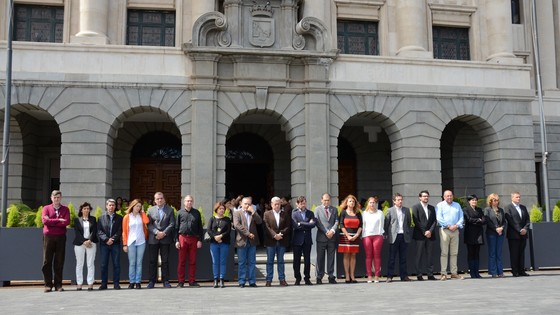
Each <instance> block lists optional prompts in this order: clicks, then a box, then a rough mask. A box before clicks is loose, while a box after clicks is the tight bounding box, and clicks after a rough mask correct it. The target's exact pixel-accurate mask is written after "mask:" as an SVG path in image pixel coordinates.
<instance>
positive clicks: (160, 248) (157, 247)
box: [148, 244, 171, 283]
mask: <svg viewBox="0 0 560 315" xmlns="http://www.w3.org/2000/svg"><path fill="white" fill-rule="evenodd" d="M170 246H171V244H148V251H149V255H150V268H149V274H150V282H153V283H156V282H157V263H158V254H161V281H162V282H167V281H169V247H170Z"/></svg>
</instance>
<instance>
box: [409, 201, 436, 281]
mask: <svg viewBox="0 0 560 315" xmlns="http://www.w3.org/2000/svg"><path fill="white" fill-rule="evenodd" d="M418 199H420V202H419V203H417V204H415V205H414V206H412V220H413V221H414V230H413V231H412V238H413V239H414V240H415V241H416V263H415V266H416V278H417V279H418V280H420V281H422V280H424V278H422V274H423V272H424V266H423V265H424V261H426V265H427V266H426V268H425V270H426V274H427V275H428V280H436V278H435V277H434V259H433V257H432V253H433V248H434V241H435V240H436V233H435V229H436V226H437V220H436V208H434V206H432V205H429V204H428V201H429V199H430V193H429V192H428V191H427V190H422V191H421V192H420V193H419V194H418Z"/></svg>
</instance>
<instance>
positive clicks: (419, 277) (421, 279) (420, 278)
mask: <svg viewBox="0 0 560 315" xmlns="http://www.w3.org/2000/svg"><path fill="white" fill-rule="evenodd" d="M416 279H418V281H424V278H422V276H417V277H416ZM434 279H435V278H434Z"/></svg>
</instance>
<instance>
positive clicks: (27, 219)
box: [6, 203, 36, 227]
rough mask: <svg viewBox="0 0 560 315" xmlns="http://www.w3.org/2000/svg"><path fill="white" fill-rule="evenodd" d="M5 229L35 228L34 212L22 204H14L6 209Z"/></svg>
mask: <svg viewBox="0 0 560 315" xmlns="http://www.w3.org/2000/svg"><path fill="white" fill-rule="evenodd" d="M7 211H8V218H7V222H6V226H7V227H33V226H35V217H36V211H33V210H32V209H31V208H29V207H28V206H27V205H25V204H23V203H15V204H12V205H10V207H9V208H8V210H7Z"/></svg>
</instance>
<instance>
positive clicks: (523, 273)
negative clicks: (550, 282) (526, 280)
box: [519, 271, 529, 277]
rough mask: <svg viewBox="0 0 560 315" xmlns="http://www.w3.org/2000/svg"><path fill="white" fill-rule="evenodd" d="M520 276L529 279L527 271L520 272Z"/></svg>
mask: <svg viewBox="0 0 560 315" xmlns="http://www.w3.org/2000/svg"><path fill="white" fill-rule="evenodd" d="M519 275H520V276H522V277H529V274H528V273H526V272H525V271H523V272H520V273H519Z"/></svg>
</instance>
